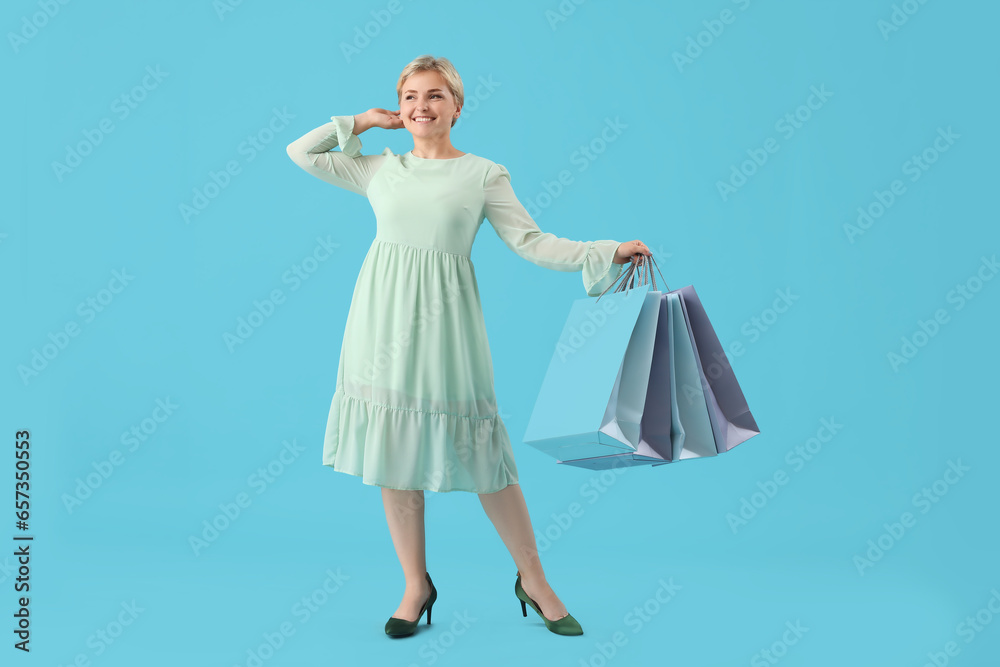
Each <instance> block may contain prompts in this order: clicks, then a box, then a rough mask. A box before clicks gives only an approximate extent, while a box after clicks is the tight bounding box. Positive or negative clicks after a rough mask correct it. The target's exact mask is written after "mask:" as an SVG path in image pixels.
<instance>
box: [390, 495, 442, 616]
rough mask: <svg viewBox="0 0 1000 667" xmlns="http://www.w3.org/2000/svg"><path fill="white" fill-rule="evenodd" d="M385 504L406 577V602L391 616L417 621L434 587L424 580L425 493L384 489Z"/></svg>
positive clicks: (425, 565)
mask: <svg viewBox="0 0 1000 667" xmlns="http://www.w3.org/2000/svg"><path fill="white" fill-rule="evenodd" d="M382 503H383V504H384V505H385V519H386V523H387V524H388V525H389V533H390V534H391V535H392V544H393V546H395V547H396V555H397V556H398V557H399V564H400V565H402V566H403V576H404V577H405V578H406V590H405V591H404V592H403V601H402V602H400V603H399V607H397V608H396V611H395V612H393V614H392V615H393V616H395V617H396V618H402V619H405V620H407V621H414V620H416V618H417V614H419V613H420V608H421V607H422V606H423V604H424V602H425V601H426V600H427V596H429V595H430V594H431V585H430V584H429V583H427V579H426V578H425V577H424V573H425V572H426V571H427V555H426V551H425V547H424V545H425V542H424V492H423V491H405V490H400V489H389V488H386V487H382Z"/></svg>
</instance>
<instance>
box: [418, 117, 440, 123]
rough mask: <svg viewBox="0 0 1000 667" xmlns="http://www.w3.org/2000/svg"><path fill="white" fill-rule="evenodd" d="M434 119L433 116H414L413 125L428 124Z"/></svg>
mask: <svg viewBox="0 0 1000 667" xmlns="http://www.w3.org/2000/svg"><path fill="white" fill-rule="evenodd" d="M434 119H435V117H434V116H414V117H413V122H414V123H430V122H432V121H433V120H434Z"/></svg>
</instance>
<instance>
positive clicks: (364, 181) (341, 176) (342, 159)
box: [286, 113, 386, 195]
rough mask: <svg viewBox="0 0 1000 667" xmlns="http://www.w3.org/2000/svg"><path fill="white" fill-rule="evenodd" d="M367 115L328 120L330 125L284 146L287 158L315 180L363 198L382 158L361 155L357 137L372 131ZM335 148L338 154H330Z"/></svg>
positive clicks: (332, 117) (326, 124)
mask: <svg viewBox="0 0 1000 667" xmlns="http://www.w3.org/2000/svg"><path fill="white" fill-rule="evenodd" d="M373 126H374V125H373V124H372V121H371V120H370V119H369V117H368V115H367V113H365V114H358V115H357V116H331V117H330V122H329V123H325V124H323V125H320V126H319V127H317V128H315V129H313V130H310V131H309V132H306V133H305V134H304V135H302V136H301V137H299V138H298V139H296V140H295V141H293V142H292V143H290V144H288V148H287V149H286V150H287V152H288V157H290V158H291V159H292V161H293V162H295V164H297V165H299V166H300V167H302V168H303V169H304V170H305V171H307V172H308V173H310V174H312V175H313V176H315V177H316V178H319V179H321V180H324V181H326V182H327V183H332V184H333V185H336V186H337V187H341V188H344V189H345V190H350V191H351V192H355V193H357V194H359V195H366V191H367V190H368V184H369V183H370V182H371V180H372V177H373V176H374V175H375V172H377V171H378V169H379V167H381V166H382V163H383V162H384V161H385V159H386V155H385V154H383V155H362V154H361V139H360V138H358V134H360V133H361V132H364V131H365V130H367V129H369V128H370V127H373ZM337 146H339V147H340V150H339V151H335V150H332V149H334V148H336V147H337Z"/></svg>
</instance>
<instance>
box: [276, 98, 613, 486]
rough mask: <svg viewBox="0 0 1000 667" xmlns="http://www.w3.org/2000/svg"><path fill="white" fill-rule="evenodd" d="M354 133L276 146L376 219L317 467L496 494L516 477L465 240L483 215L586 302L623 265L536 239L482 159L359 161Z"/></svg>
mask: <svg viewBox="0 0 1000 667" xmlns="http://www.w3.org/2000/svg"><path fill="white" fill-rule="evenodd" d="M353 130H354V117H353V116H333V117H331V122H329V123H326V124H324V125H321V126H320V127H317V128H316V129H314V130H312V131H310V132H308V133H306V134H305V135H304V136H302V137H300V138H299V139H296V140H295V141H293V142H292V143H291V144H289V146H288V155H289V157H291V159H292V160H293V161H294V162H295V163H296V164H298V165H299V166H300V167H302V168H303V169H304V170H305V171H307V172H308V173H310V174H312V175H313V176H316V177H318V178H320V179H322V180H324V181H326V182H327V183H332V184H333V185H336V186H338V187H341V188H343V189H345V190H348V191H350V192H353V193H356V194H359V195H362V196H365V197H367V198H368V201H369V202H370V204H371V206H372V209H373V210H374V211H375V223H376V231H375V237H374V240H373V241H372V244H371V246H370V247H369V248H368V252H367V254H366V255H365V258H364V261H363V262H362V264H361V270H360V273H359V275H358V278H357V282H356V283H355V285H354V293H353V297H352V300H351V305H350V308H349V309H348V312H347V322H346V325H345V328H344V339H343V343H342V346H341V350H340V363H339V368H338V372H337V382H336V388H335V391H334V394H333V401H332V403H331V405H330V413H329V416H328V419H327V425H326V437H325V443H324V447H323V464H324V465H327V466H330V467H332V468H333V469H334V470H337V471H340V472H345V473H349V474H351V475H356V476H358V477H361V479H362V482H363V483H364V484H370V485H376V486H382V487H389V488H393V489H424V490H427V491H438V492H443V491H468V492H474V493H493V492H495V491H499V490H501V489H503V488H504V487H506V486H507V485H508V484H513V483H515V482H517V465H516V464H515V462H514V454H513V451H512V450H511V443H510V437H509V436H508V433H507V429H506V427H505V426H504V423H503V421H502V420H501V419H500V416H499V415H498V414H497V401H496V395H495V393H494V385H493V362H492V359H491V356H490V349H489V343H488V340H487V337H486V326H485V323H484V320H483V311H482V305H481V303H480V300H479V287H478V285H477V283H476V271H475V268H474V266H473V264H472V260H471V259H470V258H469V255H470V252H471V250H472V242H473V241H474V240H475V238H476V234H477V233H478V232H479V228H480V226H482V223H483V220H484V219H487V220H489V221H490V224H491V225H492V227H493V229H494V231H495V232H496V233H497V235H498V236H499V237H500V238H501V239H502V240H503V242H504V243H505V244H506V245H507V247H509V248H510V249H511V250H513V251H514V252H515V253H517V254H518V255H520V256H521V257H523V258H524V259H527V260H528V261H530V262H533V263H535V264H537V265H539V266H542V267H545V268H549V269H553V270H555V271H580V272H582V275H583V284H584V288H585V289H586V293H587V295H589V296H597V295H599V294H600V293H601V292H602V291H603V290H604V289H605V288H606V287H608V286H609V285H610V284H612V283H613V282H614V281H615V279H617V278H618V276H619V275H620V273H621V270H622V267H623V265H622V264H614V263H613V262H612V259H614V255H615V251H616V250H617V248H618V245H619V242H617V241H612V240H604V241H589V242H585V241H571V240H569V239H565V238H560V237H557V236H555V235H554V234H551V233H547V232H542V231H541V230H540V229H539V228H538V226H537V225H536V224H535V222H534V221H533V220H532V219H531V217H530V216H529V215H528V212H527V211H526V210H525V209H524V207H523V206H522V205H521V203H520V202H519V201H518V200H517V197H515V196H514V191H513V190H512V189H511V185H510V175H509V173H508V172H507V170H506V169H505V168H504V167H503V166H502V165H499V164H497V163H495V162H493V161H491V160H488V159H486V158H483V157H479V156H477V155H473V154H472V153H466V154H465V155H462V156H461V157H457V158H450V159H430V158H420V157H417V156H415V155H413V152H412V151H409V152H406V153H404V154H402V155H396V154H394V153H393V152H392V151H391V150H390V149H388V148H386V149H385V150H384V151H382V153H381V154H380V155H362V154H361V150H360V149H361V141H360V139H359V138H358V136H357V135H355V134H354V133H353ZM337 146H339V147H340V150H339V151H335V150H331V149H333V148H334V147H337Z"/></svg>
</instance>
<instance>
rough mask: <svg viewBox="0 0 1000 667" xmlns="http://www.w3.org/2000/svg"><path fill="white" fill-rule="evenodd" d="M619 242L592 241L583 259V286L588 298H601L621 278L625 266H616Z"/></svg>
mask: <svg viewBox="0 0 1000 667" xmlns="http://www.w3.org/2000/svg"><path fill="white" fill-rule="evenodd" d="M619 245H621V242H619V241H591V242H590V245H588V246H587V254H586V256H585V257H584V258H583V286H584V288H585V289H586V290H587V296H600V295H601V292H603V291H604V290H606V289H607V288H608V287H609V286H611V285H612V284H613V283H614V282H615V281H616V280H618V277H619V276H621V273H622V268H623V267H624V266H625V265H624V264H615V263H614V261H613V260H614V258H615V252H616V251H617V250H618V246H619Z"/></svg>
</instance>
